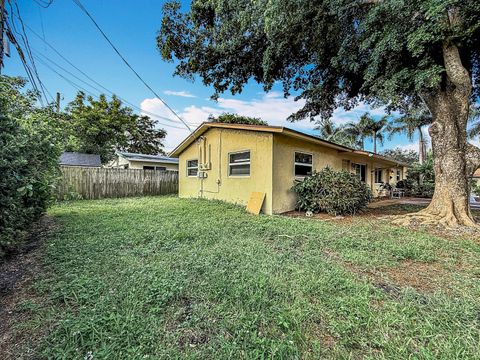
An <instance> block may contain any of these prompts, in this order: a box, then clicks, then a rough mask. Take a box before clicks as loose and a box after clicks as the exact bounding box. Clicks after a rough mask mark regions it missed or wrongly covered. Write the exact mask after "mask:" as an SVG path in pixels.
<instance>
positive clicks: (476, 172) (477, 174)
mask: <svg viewBox="0 0 480 360" xmlns="http://www.w3.org/2000/svg"><path fill="white" fill-rule="evenodd" d="M473 177H474V178H480V169H477V171H475V172H474V173H473Z"/></svg>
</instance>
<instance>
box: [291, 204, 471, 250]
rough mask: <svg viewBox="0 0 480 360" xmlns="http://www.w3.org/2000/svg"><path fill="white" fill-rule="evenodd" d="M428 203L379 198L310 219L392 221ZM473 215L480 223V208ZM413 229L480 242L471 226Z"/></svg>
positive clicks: (303, 215) (300, 215)
mask: <svg viewBox="0 0 480 360" xmlns="http://www.w3.org/2000/svg"><path fill="white" fill-rule="evenodd" d="M427 205H428V199H418V198H404V199H401V200H396V199H388V200H378V201H375V202H372V203H371V204H370V205H368V207H367V208H366V209H365V210H364V211H362V212H360V213H358V214H356V215H353V216H332V215H329V214H326V213H319V214H313V215H312V216H311V217H309V218H310V219H313V220H321V221H334V222H337V221H338V222H341V223H349V222H353V221H355V220H385V221H391V220H393V219H394V216H396V215H404V214H408V213H412V212H417V211H419V210H421V209H422V208H424V207H426V206H427ZM472 213H473V217H474V219H475V220H476V222H477V223H480V209H477V208H475V209H472ZM282 215H285V216H289V217H295V218H306V217H307V216H306V213H305V212H304V211H296V210H295V211H289V212H286V213H283V214H282ZM411 228H412V230H419V229H424V230H426V231H428V232H429V233H431V234H433V235H435V236H439V237H443V238H446V239H450V240H456V239H459V238H463V239H465V238H466V239H469V240H474V241H477V242H480V233H479V232H478V231H477V230H472V229H469V228H462V227H459V228H457V229H445V228H444V227H442V226H422V225H415V224H412V225H411Z"/></svg>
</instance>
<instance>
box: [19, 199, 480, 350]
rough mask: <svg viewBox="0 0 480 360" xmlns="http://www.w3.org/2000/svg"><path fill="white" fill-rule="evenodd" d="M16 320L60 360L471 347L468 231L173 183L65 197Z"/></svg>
mask: <svg viewBox="0 0 480 360" xmlns="http://www.w3.org/2000/svg"><path fill="white" fill-rule="evenodd" d="M49 215H50V216H52V217H54V218H55V219H56V221H57V223H58V224H59V229H58V230H56V232H55V233H54V235H53V236H51V237H50V239H49V240H48V241H47V242H46V244H45V245H44V249H43V250H42V251H44V255H43V261H44V273H43V274H42V275H40V277H39V279H38V280H37V282H36V283H35V285H34V287H35V290H36V292H37V293H38V294H39V297H38V298H37V299H36V300H32V301H27V302H25V303H23V304H22V311H24V312H27V313H28V318H29V320H28V321H26V322H24V323H21V324H18V326H21V327H23V328H24V329H25V331H29V332H31V333H32V334H35V333H36V332H37V331H38V332H39V333H41V334H42V337H41V339H40V342H39V344H40V347H39V349H37V351H38V352H39V354H41V356H42V357H46V358H65V359H73V358H80V359H84V358H85V359H90V358H91V357H92V356H93V359H104V358H110V359H127V358H131V359H150V358H196V359H198V358H202V359H212V358H218V359H239V358H244V359H256V358H279V359H292V358H312V359H318V358H319V357H323V358H335V359H339V358H388V359H407V358H409V357H411V358H418V359H433V358H435V359H461V358H465V359H467V358H468V359H472V358H480V282H479V277H480V244H479V243H478V242H475V241H473V240H471V239H467V238H464V239H457V240H455V241H453V240H452V239H450V240H447V239H442V238H438V237H435V236H433V235H430V234H428V233H426V232H422V231H412V230H410V229H406V228H399V227H393V226H391V225H388V223H386V222H383V221H379V220H374V219H354V220H352V221H349V222H341V223H336V222H332V221H318V220H312V219H301V218H291V217H285V216H253V215H249V214H246V213H245V212H244V211H243V209H241V208H239V207H236V206H234V205H228V204H224V203H220V202H211V201H202V200H183V199H178V198H174V197H156V198H136V199H123V200H101V201H99V200H97V201H79V202H73V203H65V204H62V205H58V206H55V207H53V208H52V209H51V210H50V211H49Z"/></svg>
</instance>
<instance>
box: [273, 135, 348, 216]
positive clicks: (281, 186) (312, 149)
mask: <svg viewBox="0 0 480 360" xmlns="http://www.w3.org/2000/svg"><path fill="white" fill-rule="evenodd" d="M296 151H298V152H304V153H309V154H312V155H313V158H312V161H313V169H314V170H321V169H323V168H324V167H326V166H327V165H328V166H330V167H331V168H332V169H334V170H341V169H342V158H341V157H339V156H338V151H337V150H335V149H331V148H328V147H325V146H321V145H318V144H315V143H311V142H307V141H304V140H300V139H295V138H292V137H290V136H285V135H282V134H275V135H274V141H273V174H274V176H273V212H274V213H282V212H285V211H290V210H293V209H294V208H295V202H296V196H295V192H293V190H292V186H293V185H294V182H295V167H294V162H295V152H296Z"/></svg>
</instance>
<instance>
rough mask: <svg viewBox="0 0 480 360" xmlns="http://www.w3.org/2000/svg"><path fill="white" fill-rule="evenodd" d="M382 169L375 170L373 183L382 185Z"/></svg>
mask: <svg viewBox="0 0 480 360" xmlns="http://www.w3.org/2000/svg"><path fill="white" fill-rule="evenodd" d="M382 182H383V181H382V169H375V183H376V184H380V183H382Z"/></svg>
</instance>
